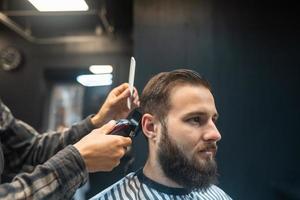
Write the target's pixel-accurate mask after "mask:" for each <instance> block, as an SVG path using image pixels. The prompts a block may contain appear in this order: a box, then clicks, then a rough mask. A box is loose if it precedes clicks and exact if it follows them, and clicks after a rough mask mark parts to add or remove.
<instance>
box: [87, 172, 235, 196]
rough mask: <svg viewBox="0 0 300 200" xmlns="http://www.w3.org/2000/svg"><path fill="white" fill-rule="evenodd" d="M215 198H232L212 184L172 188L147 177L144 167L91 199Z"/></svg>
mask: <svg viewBox="0 0 300 200" xmlns="http://www.w3.org/2000/svg"><path fill="white" fill-rule="evenodd" d="M182 199H189V200H190V199H196V200H203V199H205V200H207V199H208V200H212V199H213V200H215V199H222V200H227V199H231V198H230V197H229V196H228V195H227V194H226V193H225V192H224V191H223V190H221V189H220V188H219V187H217V186H215V185H212V186H210V187H209V188H207V189H206V190H205V189H197V190H192V191H190V190H187V189H184V188H171V187H167V186H164V185H161V184H159V183H157V182H155V181H153V180H151V179H149V178H147V177H146V176H145V175H144V174H143V171H142V169H140V170H138V171H137V172H133V173H130V174H128V175H127V176H125V177H124V178H122V179H121V180H120V181H118V182H116V183H115V184H113V185H112V186H110V187H108V188H107V189H105V190H103V191H102V192H100V193H98V194H97V195H96V196H94V197H92V198H91V200H182Z"/></svg>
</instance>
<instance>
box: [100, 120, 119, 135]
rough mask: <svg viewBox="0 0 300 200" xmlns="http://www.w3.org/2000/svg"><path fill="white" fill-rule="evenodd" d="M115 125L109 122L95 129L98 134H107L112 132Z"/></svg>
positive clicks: (112, 121) (113, 121)
mask: <svg viewBox="0 0 300 200" xmlns="http://www.w3.org/2000/svg"><path fill="white" fill-rule="evenodd" d="M115 125H116V121H115V120H110V121H109V122H108V123H106V124H104V125H103V126H102V127H101V128H98V129H95V131H97V132H98V133H99V134H108V133H109V132H111V131H112V130H113V128H114V127H115Z"/></svg>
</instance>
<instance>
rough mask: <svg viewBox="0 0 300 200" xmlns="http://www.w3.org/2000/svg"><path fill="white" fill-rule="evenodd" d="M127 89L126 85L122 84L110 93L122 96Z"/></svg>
mask: <svg viewBox="0 0 300 200" xmlns="http://www.w3.org/2000/svg"><path fill="white" fill-rule="evenodd" d="M128 88H129V84H128V83H123V84H121V85H119V86H118V87H116V88H114V89H113V90H112V91H111V92H112V93H114V95H115V96H117V97H118V96H120V95H121V94H123V93H124V92H125V91H126V90H127V89H128Z"/></svg>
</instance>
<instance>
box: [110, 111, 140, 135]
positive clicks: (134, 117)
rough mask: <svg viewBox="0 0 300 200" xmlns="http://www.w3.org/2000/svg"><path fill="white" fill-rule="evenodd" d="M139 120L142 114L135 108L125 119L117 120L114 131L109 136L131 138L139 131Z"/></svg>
mask: <svg viewBox="0 0 300 200" xmlns="http://www.w3.org/2000/svg"><path fill="white" fill-rule="evenodd" d="M141 119H142V114H141V112H140V111H139V110H138V108H136V109H134V110H133V111H131V112H130V113H129V115H128V117H127V118H126V119H120V120H118V121H117V123H116V125H115V127H114V129H113V130H112V131H111V132H110V133H109V134H111V135H121V136H124V137H131V138H133V137H135V136H136V134H137V133H138V132H139V130H140V121H141Z"/></svg>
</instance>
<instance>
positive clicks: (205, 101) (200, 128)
mask: <svg viewBox="0 0 300 200" xmlns="http://www.w3.org/2000/svg"><path fill="white" fill-rule="evenodd" d="M140 109H141V111H142V113H143V117H142V120H141V126H142V130H143V133H144V135H145V137H146V139H147V141H148V148H149V155H148V159H147V161H146V164H145V166H144V167H143V169H140V170H138V171H136V172H133V173H130V174H128V175H127V176H126V177H124V178H123V179H121V180H120V181H118V182H117V183H115V184H113V185H112V186H110V187H109V188H107V189H106V190H104V191H102V192H100V193H99V194H98V195H96V196H95V197H93V198H92V199H99V200H103V199H114V200H117V199H143V200H144V199H147V200H148V199H149V200H152V199H163V200H165V199H231V198H230V197H229V196H228V195H227V194H226V193H225V192H224V191H223V190H221V189H220V188H219V187H217V186H216V185H215V184H216V182H217V164H216V161H215V155H216V152H217V142H218V141H219V140H220V139H221V134H220V133H219V131H218V129H217V127H216V121H217V119H218V112H217V109H216V106H215V102H214V97H213V95H212V92H211V88H210V86H209V83H208V82H207V81H206V80H205V79H204V78H202V77H201V76H200V75H199V74H198V73H197V72H195V71H192V70H186V69H180V70H174V71H171V72H163V73H159V74H157V75H156V76H154V77H153V78H152V79H150V81H149V82H148V83H147V85H146V86H145V88H144V90H143V93H142V96H141V102H140Z"/></svg>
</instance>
